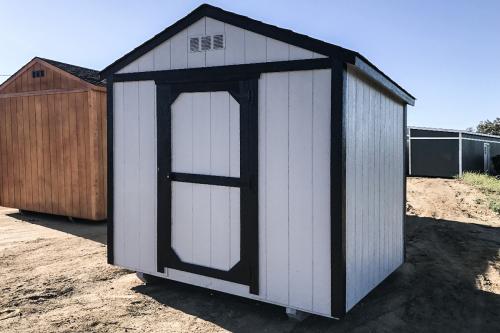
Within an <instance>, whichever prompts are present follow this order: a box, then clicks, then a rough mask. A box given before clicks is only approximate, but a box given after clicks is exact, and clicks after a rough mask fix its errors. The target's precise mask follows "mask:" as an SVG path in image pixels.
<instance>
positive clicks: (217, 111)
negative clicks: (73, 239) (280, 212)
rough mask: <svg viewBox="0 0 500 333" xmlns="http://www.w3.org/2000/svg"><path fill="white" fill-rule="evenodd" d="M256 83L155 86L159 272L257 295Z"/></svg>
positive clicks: (233, 82) (234, 82) (167, 84)
mask: <svg viewBox="0 0 500 333" xmlns="http://www.w3.org/2000/svg"><path fill="white" fill-rule="evenodd" d="M256 82H257V81H256V80H249V81H248V80H246V81H232V82H222V83H221V82H218V83H217V82H215V83H206V82H204V83H182V84H180V83H176V84H169V83H165V84H159V85H158V249H157V250H158V270H159V271H161V272H163V271H164V269H165V267H168V268H175V269H179V270H183V271H188V272H192V273H196V274H201V275H206V276H211V277H216V278H219V279H224V280H228V281H233V282H237V283H242V284H247V285H249V286H250V290H251V292H253V293H257V292H258V244H257V242H258V233H257V227H258V221H257V216H258V214H257V209H258V207H257V193H258V191H257V89H256V87H257V84H256Z"/></svg>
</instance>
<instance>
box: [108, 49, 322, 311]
mask: <svg viewBox="0 0 500 333" xmlns="http://www.w3.org/2000/svg"><path fill="white" fill-rule="evenodd" d="M311 56H314V55H311ZM266 57H267V55H266ZM330 83H331V71H330V70H314V71H299V72H290V73H268V74H263V75H262V76H261V78H260V80H259V242H260V244H259V249H260V251H259V265H260V266H259V269H260V280H259V281H260V294H259V295H258V296H255V295H252V294H250V293H249V291H248V287H247V286H242V285H238V284H235V283H231V282H227V281H222V280H217V279H213V278H208V277H203V276H199V275H195V274H191V273H187V272H181V271H177V270H173V269H168V270H167V274H158V273H156V264H155V263H156V130H155V129H156V116H155V115H156V114H155V112H156V108H155V102H154V99H155V85H154V83H153V82H144V83H137V82H127V83H115V84H114V115H115V118H114V119H115V122H114V126H115V128H114V135H115V147H114V154H115V170H114V172H115V173H114V175H115V194H114V198H115V220H114V223H115V224H114V232H115V242H114V246H115V263H116V264H117V265H120V266H123V267H126V268H129V269H133V270H137V271H142V272H147V273H150V274H156V275H162V276H165V277H168V278H170V279H174V280H178V281H183V282H186V283H192V284H195V285H200V286H204V287H208V288H213V289H216V290H221V291H225V292H231V293H234V294H237V295H241V296H245V297H250V298H255V299H260V300H263V301H267V302H271V303H275V304H280V305H284V306H291V307H294V308H297V309H301V310H305V311H309V312H313V313H317V314H323V315H330V309H331V305H330V304H331V302H330V294H331V292H330V290H331V289H330V287H331V277H330V272H331V267H330V248H331V247H330V236H329V235H330V205H329V202H330ZM129 95H130V96H129ZM183 98H184V97H182V95H181V97H180V99H179V100H177V101H176V103H187V104H189V103H191V102H189V101H188V99H187V100H183ZM212 102H214V103H216V104H218V105H219V104H220V105H222V104H223V103H224V102H223V101H221V100H220V101H219V100H217V98H216V99H215V100H212ZM192 104H194V101H192ZM192 104H190V105H192ZM229 104H230V105H229V107H230V109H231V113H230V115H231V117H230V118H231V119H230V120H229V121H230V123H233V122H234V123H238V119H237V118H235V117H233V115H236V114H237V112H232V111H235V110H236V109H237V108H238V105H237V103H236V105H235V104H234V102H230V103H229ZM208 105H211V104H210V101H209V103H208ZM190 107H193V106H190ZM200 107H201V106H200ZM193 110H194V108H193ZM219 111H220V110H219ZM183 116H185V118H186V119H184V121H185V122H194V121H195V120H194V118H195V117H194V115H190V114H188V113H186V114H184V115H183ZM199 116H202V115H199ZM216 116H217V114H215V115H214V117H216ZM175 117H176V116H175V115H174V118H173V122H174V123H175V122H177V121H180V122H182V121H183V120H182V119H177V118H175ZM214 120H215V118H214ZM207 121H208V124H209V128H212V129H213V130H215V129H216V127H217V128H218V126H219V124H215V123H213V121H211V118H209V119H207ZM230 128H232V127H231V126H230ZM134 131H135V132H134ZM216 131H217V132H220V129H217V130H216ZM230 132H231V131H230ZM179 134H180V135H181V136H182V138H183V139H182V140H183V142H184V140H187V141H186V142H187V145H188V146H189V145H192V144H193V142H194V141H193V140H194V139H193V135H194V134H193V133H191V132H189V131H185V132H182V133H179ZM226 134H228V135H229V137H230V138H232V139H230V140H235V139H236V135H235V133H234V132H231V133H226ZM190 138H191V139H190ZM179 140H180V139H179ZM214 140H215V141H217V138H214ZM208 141H209V142H210V137H209V140H208ZM229 145H230V147H229V151H230V153H229V155H230V156H234V155H236V154H239V152H237V153H236V151H237V148H234V147H233V148H231V147H232V145H231V144H229ZM175 146H176V145H175V144H174V147H173V148H174V149H173V154H174V156H175V157H174V159H173V165H175V166H176V167H179V165H180V164H179V163H181V162H179V161H183V160H184V159H188V160H193V159H194V153H193V152H191V151H190V150H189V149H186V150H180V149H179V150H176V149H175ZM131 149H133V152H134V153H133V154H132V153H131ZM138 156H141V158H138ZM198 156H201V155H198ZM208 157H210V156H208ZM230 159H231V158H230ZM231 160H232V159H231ZM238 163H239V161H237V160H234V161H230V163H229V165H230V166H229V173H230V175H231V176H235V177H236V176H237V173H236V171H235V170H237V169H239V166H238ZM202 164H203V163H201V162H200V167H201V165H202ZM214 167H217V168H219V166H214ZM208 169H209V170H210V164H209V165H208ZM223 171H224V172H227V171H228V170H227V168H226V167H225V168H224V170H223ZM186 172H192V171H190V170H186ZM221 172H222V169H221ZM129 176H130V177H129ZM173 184H174V185H173V191H174V192H179V195H174V198H175V199H174V202H173V205H172V214H173V215H176V214H184V215H185V217H183V219H185V220H186V221H192V222H191V223H184V224H176V225H174V226H173V227H174V230H173V232H174V233H175V232H181V233H185V234H186V237H197V236H196V233H194V232H193V231H194V229H193V223H196V221H198V222H200V221H202V220H203V217H202V216H201V215H203V216H204V217H205V218H206V217H208V218H209V219H210V217H211V218H212V219H217V220H218V221H221V224H220V225H212V227H211V228H210V229H207V234H212V235H214V234H220V235H221V237H222V238H223V239H225V240H227V238H228V237H229V238H230V239H231V241H230V243H231V246H230V248H231V250H230V253H229V255H228V254H227V253H222V254H221V253H218V252H217V251H218V249H214V248H211V247H208V248H207V249H204V251H206V253H207V254H208V256H206V257H204V256H203V254H202V253H201V251H198V252H197V255H198V256H199V257H198V260H201V261H203V260H205V261H206V262H208V263H209V265H212V266H213V267H219V268H221V269H225V268H226V267H228V265H231V266H232V265H234V263H236V262H237V261H238V260H239V252H238V251H239V240H238V237H237V236H239V221H238V220H236V219H234V218H233V217H234V216H238V217H239V190H238V189H231V190H230V191H229V193H226V192H224V191H226V189H222V192H224V193H222V192H221V193H219V191H215V192H214V191H212V194H211V195H212V199H213V200H215V201H216V202H215V204H216V205H219V204H220V201H221V200H222V204H221V205H223V206H224V205H226V206H227V203H229V205H230V206H229V207H226V208H227V209H224V213H223V216H222V215H221V216H219V215H218V214H221V211H219V210H214V209H213V208H212V207H211V205H212V203H211V201H209V200H208V201H207V200H205V201H206V204H205V206H203V204H202V203H203V202H205V201H203V200H201V199H200V198H197V199H196V200H194V199H193V197H192V195H193V193H195V192H197V191H193V189H192V187H193V186H201V187H207V188H210V186H208V185H193V184H187V183H184V184H182V183H177V182H174V183H173ZM198 192H199V191H198ZM208 192H210V190H209V191H208ZM228 196H229V200H227V197H228ZM219 199H220V200H219ZM136 200H137V201H136ZM177 201H179V202H182V204H181V203H179V202H177ZM190 202H193V203H196V206H197V207H198V208H199V209H200V210H201V209H202V210H205V211H210V210H211V211H212V213H210V214H208V215H207V214H200V216H199V217H196V218H195V217H194V216H193V214H196V212H197V210H198V209H196V210H189V209H181V208H182V207H186V203H190ZM159 204H161V203H159ZM188 206H189V205H188ZM190 207H191V206H190ZM193 207H194V206H193ZM133 210H135V212H133ZM226 212H227V214H226ZM214 214H215V215H214ZM228 221H230V223H229V230H227V229H228V223H227V222H228ZM178 228H185V229H186V230H176V229H178ZM128 238H134V239H128ZM220 241H223V240H220ZM195 243H196V242H193V241H190V242H177V241H175V242H174V247H176V248H177V247H179V248H182V246H186V244H195ZM181 251H183V253H186V256H187V257H190V258H187V261H190V260H194V259H193V257H194V256H195V254H196V253H195V252H193V247H192V246H189V247H188V248H186V249H182V250H181ZM210 257H211V258H212V259H210ZM210 260H212V261H211V262H210Z"/></svg>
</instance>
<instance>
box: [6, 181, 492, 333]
mask: <svg viewBox="0 0 500 333" xmlns="http://www.w3.org/2000/svg"><path fill="white" fill-rule="evenodd" d="M482 199H483V197H482V195H481V194H480V193H479V192H477V191H475V190H474V189H472V188H470V187H468V186H467V185H465V184H462V183H460V182H459V181H456V180H441V179H418V178H414V179H410V180H409V183H408V201H409V203H408V219H407V224H406V244H407V261H406V263H405V264H404V265H403V266H402V267H401V268H400V269H399V270H397V271H396V272H395V273H394V274H393V275H391V276H390V277H389V278H388V279H387V280H386V281H384V282H383V283H382V284H381V285H380V286H379V287H377V288H376V289H375V290H374V291H373V292H372V293H371V294H370V295H368V296H367V297H366V298H365V299H364V300H363V301H362V302H361V303H360V304H358V305H357V306H356V307H355V308H354V309H353V310H352V311H351V312H350V313H349V314H348V315H347V316H346V317H345V318H344V319H343V320H341V321H336V320H331V319H326V318H321V317H317V316H310V317H308V318H307V319H306V320H304V321H302V322H298V321H294V320H288V319H287V317H286V316H285V314H284V310H283V308H280V307H276V306H271V305H266V304H263V303H258V302H254V301H249V300H245V299H242V298H239V297H235V296H231V295H225V294H221V293H215V292H211V291H209V290H205V289H201V288H196V287H191V286H186V285H182V284H179V283H173V282H168V283H165V284H162V285H156V286H146V285H144V284H142V283H141V282H140V280H138V279H137V278H136V276H135V274H133V273H132V272H129V271H126V270H123V269H119V268H115V267H112V266H109V265H107V264H106V245H105V242H106V225H105V224H103V223H101V224H88V223H81V222H69V221H67V220H64V219H62V218H54V217H48V216H40V215H24V214H19V213H18V211H17V210H13V209H2V208H0V332H69V331H71V332H186V331H196V332H219V331H235V332H306V331H307V332H324V331H335V332H392V331H411V332H438V331H439V332H450V331H456V332H499V331H500V218H499V217H498V216H496V215H494V214H493V213H491V212H490V211H489V210H488V209H487V206H486V203H485V201H484V200H482Z"/></svg>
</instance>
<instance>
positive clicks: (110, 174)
mask: <svg viewBox="0 0 500 333" xmlns="http://www.w3.org/2000/svg"><path fill="white" fill-rule="evenodd" d="M106 85H107V97H106V99H107V100H106V103H107V106H106V108H107V116H106V127H107V149H108V151H107V154H108V171H107V176H106V177H107V184H108V189H107V191H108V198H107V206H108V207H107V216H108V220H107V221H108V222H107V224H108V226H107V238H108V239H107V249H108V264H110V265H113V264H114V262H115V257H114V237H113V229H114V207H113V201H114V182H113V174H114V169H113V150H114V149H113V148H114V147H113V78H112V77H109V78H108V79H107V83H106Z"/></svg>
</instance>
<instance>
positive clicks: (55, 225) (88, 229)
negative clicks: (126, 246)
mask: <svg viewBox="0 0 500 333" xmlns="http://www.w3.org/2000/svg"><path fill="white" fill-rule="evenodd" d="M7 216H10V217H12V218H15V219H18V220H21V221H24V222H28V223H31V224H36V225H39V226H42V227H45V228H50V229H54V230H57V231H62V232H65V233H68V234H71V235H74V236H77V237H82V238H85V239H89V240H92V241H94V242H98V243H101V244H104V245H106V241H107V236H106V232H107V231H106V230H107V227H106V221H97V222H96V221H89V220H84V219H73V220H72V221H71V220H69V219H68V218H67V217H65V216H58V215H51V214H44V213H36V212H29V211H19V212H16V213H9V214H7Z"/></svg>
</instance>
